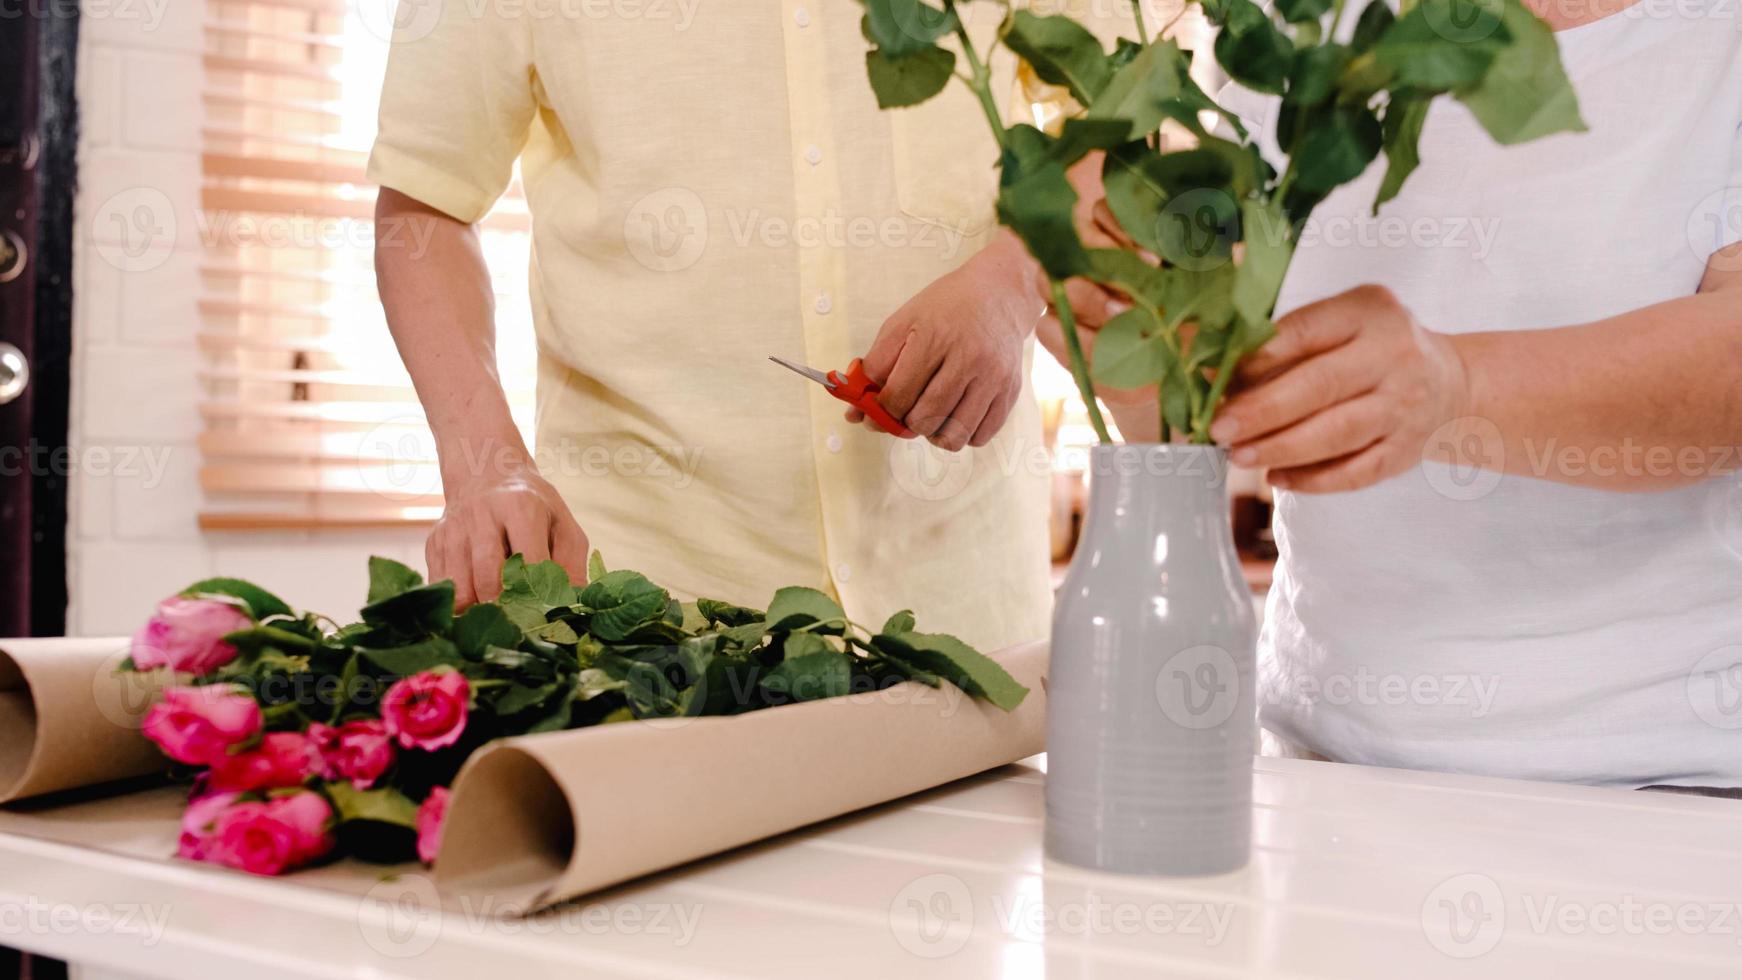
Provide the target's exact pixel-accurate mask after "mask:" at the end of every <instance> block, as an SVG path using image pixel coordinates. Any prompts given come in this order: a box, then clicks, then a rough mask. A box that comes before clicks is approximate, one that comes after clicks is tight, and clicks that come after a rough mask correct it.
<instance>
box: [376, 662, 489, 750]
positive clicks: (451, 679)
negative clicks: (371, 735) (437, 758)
mask: <svg viewBox="0 0 1742 980" xmlns="http://www.w3.org/2000/svg"><path fill="white" fill-rule="evenodd" d="M471 698H472V685H470V684H468V683H466V678H465V677H463V676H461V675H460V674H457V673H455V672H453V671H451V670H449V671H443V672H441V673H432V672H428V671H426V672H424V673H421V674H413V675H412V676H410V677H407V678H404V679H403V680H400V681H399V682H397V683H395V684H394V685H393V686H392V687H390V688H388V689H387V695H386V696H385V697H384V698H382V700H381V720H382V721H383V722H385V723H386V725H387V731H388V732H390V733H392V734H393V735H394V737H396V738H397V739H398V740H399V744H400V745H401V746H403V747H405V748H408V749H423V750H424V751H426V752H434V751H435V750H436V749H441V748H446V747H447V746H450V745H452V744H454V743H455V742H458V741H459V740H460V733H461V732H463V731H465V729H466V712H467V711H468V709H469V706H470V702H471Z"/></svg>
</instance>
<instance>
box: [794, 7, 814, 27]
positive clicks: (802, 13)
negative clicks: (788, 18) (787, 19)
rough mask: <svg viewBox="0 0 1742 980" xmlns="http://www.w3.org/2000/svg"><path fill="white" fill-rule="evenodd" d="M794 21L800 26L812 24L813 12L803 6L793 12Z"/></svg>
mask: <svg viewBox="0 0 1742 980" xmlns="http://www.w3.org/2000/svg"><path fill="white" fill-rule="evenodd" d="M792 22H793V23H794V24H797V25H798V26H800V27H809V26H811V12H810V11H808V10H806V9H804V8H803V7H800V8H798V9H797V10H794V11H793V12H792Z"/></svg>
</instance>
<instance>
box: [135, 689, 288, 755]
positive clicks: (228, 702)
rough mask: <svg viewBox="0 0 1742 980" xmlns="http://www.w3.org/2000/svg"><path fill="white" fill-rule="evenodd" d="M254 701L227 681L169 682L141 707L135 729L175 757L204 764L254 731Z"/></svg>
mask: <svg viewBox="0 0 1742 980" xmlns="http://www.w3.org/2000/svg"><path fill="white" fill-rule="evenodd" d="M260 725H261V718H260V705H259V704H257V703H255V701H254V699H253V698H252V697H249V696H248V695H247V694H244V693H241V691H240V690H239V689H238V688H236V687H234V686H231V685H228V684H214V685H211V686H208V687H172V688H169V689H168V690H166V691H164V692H163V700H162V701H159V702H158V703H157V704H154V705H152V706H151V708H150V709H149V710H148V711H146V712H145V720H144V723H143V724H142V725H141V729H140V730H141V731H143V732H144V734H145V737H146V738H149V739H151V740H152V741H153V742H156V743H157V747H158V748H160V749H162V750H163V754H164V755H167V756H169V757H170V758H171V759H174V760H176V761H177V762H185V763H188V764H189V765H196V766H209V765H212V764H213V763H216V762H218V761H220V760H223V759H225V758H227V757H228V754H229V751H230V748H231V746H234V745H240V744H241V743H243V742H246V741H248V740H249V739H251V738H253V737H254V736H255V735H257V734H259V732H260Z"/></svg>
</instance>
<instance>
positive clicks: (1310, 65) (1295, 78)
mask: <svg viewBox="0 0 1742 980" xmlns="http://www.w3.org/2000/svg"><path fill="white" fill-rule="evenodd" d="M1348 63H1349V49H1348V48H1345V47H1343V46H1342V45H1341V44H1324V45H1320V46H1318V47H1314V48H1308V49H1306V50H1305V51H1302V52H1301V53H1300V56H1299V57H1297V58H1296V59H1295V61H1294V68H1293V69H1291V70H1290V71H1289V74H1288V93H1287V94H1286V95H1284V96H1283V100H1284V101H1286V102H1289V103H1291V104H1293V105H1300V106H1315V105H1318V104H1320V103H1322V102H1326V101H1328V100H1329V99H1330V98H1331V96H1332V95H1334V94H1336V91H1337V79H1338V78H1339V77H1340V76H1341V75H1342V73H1343V68H1344V67H1345V66H1347V65H1348Z"/></svg>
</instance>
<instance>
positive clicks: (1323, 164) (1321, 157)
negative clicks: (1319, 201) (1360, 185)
mask: <svg viewBox="0 0 1742 980" xmlns="http://www.w3.org/2000/svg"><path fill="white" fill-rule="evenodd" d="M1383 141H1384V137H1383V136H1382V134H1381V132H1380V128H1379V120H1378V119H1376V118H1375V117H1374V115H1373V113H1372V111H1370V110H1368V109H1366V108H1365V107H1358V106H1344V105H1337V106H1332V107H1330V109H1329V110H1328V111H1327V112H1326V113H1325V114H1324V115H1323V116H1321V117H1319V119H1318V120H1317V124H1316V125H1314V126H1313V127H1312V128H1310V129H1308V130H1307V131H1306V132H1304V133H1303V134H1301V137H1300V141H1299V145H1298V147H1297V149H1296V151H1295V153H1294V157H1293V163H1294V166H1295V175H1294V177H1295V180H1294V182H1295V187H1296V188H1298V189H1299V190H1301V191H1304V192H1306V193H1307V194H1312V195H1324V194H1329V193H1330V192H1331V191H1332V190H1334V189H1335V188H1337V187H1338V186H1339V185H1342V184H1345V183H1347V182H1349V181H1351V180H1354V179H1355V178H1356V177H1359V176H1361V172H1362V171H1363V170H1366V169H1367V165H1368V164H1369V163H1372V162H1373V158H1374V157H1376V156H1378V155H1379V147H1380V144H1381V143H1382V142H1383Z"/></svg>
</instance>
